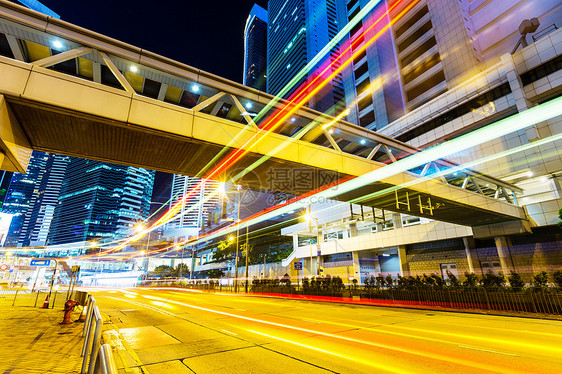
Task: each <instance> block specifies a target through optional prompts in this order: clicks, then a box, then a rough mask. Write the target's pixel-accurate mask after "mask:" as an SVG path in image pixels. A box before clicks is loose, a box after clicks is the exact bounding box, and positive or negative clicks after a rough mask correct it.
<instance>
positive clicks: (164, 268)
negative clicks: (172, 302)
mask: <svg viewBox="0 0 562 374" xmlns="http://www.w3.org/2000/svg"><path fill="white" fill-rule="evenodd" d="M173 272H174V268H173V267H171V266H168V265H158V266H156V267H155V268H154V271H152V273H153V274H154V275H155V276H157V277H161V278H166V277H171V276H172V273H173Z"/></svg>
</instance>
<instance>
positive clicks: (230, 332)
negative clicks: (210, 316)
mask: <svg viewBox="0 0 562 374" xmlns="http://www.w3.org/2000/svg"><path fill="white" fill-rule="evenodd" d="M221 330H222V331H224V332H226V333H229V334H232V335H238V334H235V333H233V332H232V331H228V330H225V329H221Z"/></svg>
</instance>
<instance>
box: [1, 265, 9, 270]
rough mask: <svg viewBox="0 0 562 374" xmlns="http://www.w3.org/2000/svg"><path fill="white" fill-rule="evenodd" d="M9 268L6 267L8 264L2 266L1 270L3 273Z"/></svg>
mask: <svg viewBox="0 0 562 374" xmlns="http://www.w3.org/2000/svg"><path fill="white" fill-rule="evenodd" d="M8 268H9V266H8V265H6V264H2V265H0V270H1V271H4V270H8Z"/></svg>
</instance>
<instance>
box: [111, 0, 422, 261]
mask: <svg viewBox="0 0 562 374" xmlns="http://www.w3.org/2000/svg"><path fill="white" fill-rule="evenodd" d="M402 1H403V0H397V1H396V2H395V3H394V4H393V5H392V6H391V7H390V8H389V9H388V10H386V11H383V12H382V15H381V16H380V17H379V18H378V19H377V20H376V21H375V22H372V23H371V25H370V26H369V27H368V28H367V29H366V30H365V31H364V32H363V33H362V34H361V35H360V36H358V37H357V38H356V39H355V40H354V41H353V42H352V43H351V44H350V46H349V47H348V49H351V47H352V46H353V45H354V43H360V42H361V37H362V36H364V35H365V33H367V32H368V31H369V30H371V29H372V28H374V27H375V26H376V25H377V24H378V23H379V22H380V21H381V20H383V19H384V18H385V16H387V13H388V12H389V11H390V10H391V9H393V8H394V7H396V6H398V5H399V4H400V3H401V2H402ZM418 1H419V0H413V1H411V2H410V4H408V5H407V6H406V7H405V8H404V9H403V10H402V11H401V12H400V13H399V15H397V16H396V17H395V18H394V19H393V20H392V21H390V22H389V23H388V24H387V25H385V26H384V27H383V28H382V29H381V30H380V31H379V32H378V33H377V34H376V35H375V36H373V37H372V38H371V39H370V40H369V41H368V42H365V43H364V45H363V46H362V47H361V48H358V49H357V50H356V51H355V52H353V54H352V56H351V57H350V58H348V59H347V60H346V61H344V62H343V63H341V65H340V66H339V67H338V68H336V69H335V70H334V71H333V72H332V73H331V74H330V75H329V76H328V77H326V78H324V75H325V73H326V72H327V71H328V70H329V69H330V68H331V67H333V66H334V65H335V64H336V63H338V62H339V60H340V59H341V58H342V57H343V55H344V53H345V52H347V50H346V51H344V52H342V53H340V54H339V56H338V57H337V58H336V59H335V61H333V62H331V63H330V64H328V66H326V67H325V69H324V70H323V71H322V72H321V73H320V74H318V75H317V76H316V77H315V78H314V79H313V80H312V81H311V82H309V83H308V84H307V85H306V86H305V87H303V88H301V89H300V90H298V91H297V92H298V94H296V95H294V98H293V99H291V100H290V101H289V103H288V104H287V105H285V106H284V107H282V108H281V110H279V111H278V112H277V113H275V114H274V115H273V117H272V118H271V119H269V120H267V121H266V123H265V124H264V125H263V126H262V127H261V128H260V129H259V131H258V132H256V133H255V134H254V135H253V136H252V137H251V139H249V140H248V141H247V142H246V143H245V144H244V145H242V146H241V147H238V149H236V150H235V151H233V152H231V154H230V155H229V156H228V157H227V158H226V159H225V160H223V161H222V162H221V163H220V164H219V165H218V166H216V167H215V168H214V169H213V170H211V171H210V172H209V173H208V174H207V175H206V176H205V177H204V179H203V180H202V181H200V182H199V183H198V184H197V185H196V186H195V187H194V188H193V189H192V190H191V191H189V192H188V193H187V194H186V195H185V196H184V197H183V198H182V199H180V200H179V201H178V202H177V203H175V204H174V205H173V206H172V208H170V210H169V211H168V212H166V213H165V214H164V215H163V216H162V217H161V218H160V219H158V220H157V221H156V222H155V223H154V224H153V225H152V226H150V227H149V228H147V229H146V230H145V231H143V232H142V233H139V234H138V235H135V236H132V237H131V238H128V239H126V240H124V241H123V242H122V243H121V244H120V245H118V246H116V247H114V248H111V249H108V250H106V251H104V255H106V254H109V253H112V252H115V251H118V250H121V249H123V248H125V246H127V245H128V244H129V243H131V242H134V241H137V240H139V239H140V238H142V237H143V236H144V235H146V234H147V233H148V232H151V231H153V230H154V229H155V228H156V227H158V226H161V225H162V224H164V223H166V222H167V221H169V220H171V219H172V218H173V217H174V216H175V215H176V214H177V213H178V211H179V210H180V209H181V206H182V202H183V201H185V200H187V198H189V197H190V196H192V195H193V194H194V193H195V191H197V190H199V189H200V188H201V186H202V184H203V183H205V179H214V177H216V176H217V174H218V173H219V172H222V171H223V170H225V169H228V168H229V167H230V166H232V165H233V164H234V163H235V162H237V161H238V160H239V159H240V158H241V157H243V156H244V155H246V154H247V153H248V152H249V150H248V149H245V148H247V147H248V144H250V143H251V142H254V143H253V145H252V146H251V147H255V145H256V144H257V143H258V142H260V141H261V140H262V139H264V138H265V136H267V135H268V134H269V133H270V132H271V131H273V130H274V129H275V128H276V127H278V126H279V125H280V124H281V123H283V122H284V121H286V120H288V119H289V118H290V117H291V116H292V115H293V114H294V113H295V112H296V111H297V110H298V109H299V108H300V107H302V106H303V105H304V104H305V103H307V102H308V101H309V100H310V98H312V97H313V96H314V95H316V94H317V93H318V92H319V91H320V89H322V88H323V87H324V86H326V85H327V84H328V83H329V82H331V80H332V79H333V78H334V77H335V76H336V75H337V74H339V73H340V72H341V71H342V70H343V69H344V68H345V67H346V66H347V65H349V64H350V63H351V61H352V60H353V58H354V57H356V56H357V55H359V54H360V53H362V52H363V51H364V50H365V49H366V48H367V47H368V46H369V45H370V44H372V43H373V42H374V41H375V40H376V39H378V37H379V36H380V35H382V33H383V32H385V31H386V30H387V29H388V28H389V27H390V26H391V24H393V23H394V22H396V21H398V20H399V19H400V18H401V17H402V16H403V15H404V14H405V13H406V12H407V11H408V10H409V9H411V8H412V7H413V6H414V5H415V4H417V2H418ZM379 2H380V0H378V1H376V0H373V1H372V2H371V3H369V4H368V5H367V6H366V7H364V9H363V10H362V11H361V12H360V13H359V14H358V15H357V16H356V17H355V18H354V20H355V19H356V18H357V17H359V16H362V17H363V16H364V15H366V14H367V13H368V11H370V9H372V8H374V6H376V5H377V4H378V3H379ZM358 21H359V18H357V22H358ZM357 22H355V23H357ZM352 27H353V26H352V25H351V24H348V25H347V26H346V27H345V28H344V29H343V30H342V32H340V33H338V35H337V36H336V38H334V40H332V43H333V44H334V45H336V44H337V43H338V42H339V40H340V39H341V38H343V37H344V36H345V35H346V33H347V32H348V31H349V30H350V29H351V28H352ZM344 30H345V31H344ZM338 38H339V39H338ZM332 43H329V44H332ZM326 47H328V46H326ZM330 49H331V48H324V49H323V50H322V51H321V53H323V52H324V51H326V53H327V52H329V50H330ZM319 55H320V54H319ZM316 57H318V55H317V56H316ZM316 57H315V58H316ZM322 57H323V56H321V57H319V58H318V60H320V59H321V58H322ZM314 60H315V59H313V61H314ZM315 63H316V62H315ZM307 66H308V65H307ZM311 66H314V65H311ZM321 78H324V80H323V81H322V82H320V83H319V84H316V82H317V81H318V80H319V79H321ZM299 79H300V78H299ZM297 81H298V79H297ZM314 84H316V87H315V88H314V89H313V90H311V91H310V92H309V93H308V94H306V92H307V91H308V90H309V88H311V87H312V85H314ZM304 94H306V95H305V96H304V97H301V96H302V95H304ZM297 100H298V102H297V103H295V101H297ZM287 108H289V110H288V111H287ZM284 111H286V112H287V113H286V114H284V115H282V114H283V112H284ZM265 112H266V111H264V113H265ZM279 116H282V117H281V119H279V120H277V119H276V118H277V117H279ZM260 133H261V134H262V135H261V136H260ZM239 135H240V134H238V136H239ZM238 136H237V137H238ZM256 137H257V140H255V141H254V139H255V138H256ZM251 147H248V148H251ZM100 255H101V254H100Z"/></svg>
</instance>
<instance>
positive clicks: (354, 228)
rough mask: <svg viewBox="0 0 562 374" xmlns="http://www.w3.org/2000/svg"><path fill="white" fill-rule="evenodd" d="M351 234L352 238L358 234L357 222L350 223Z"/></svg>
mask: <svg viewBox="0 0 562 374" xmlns="http://www.w3.org/2000/svg"><path fill="white" fill-rule="evenodd" d="M349 236H350V237H351V238H353V237H356V236H357V223H355V222H354V223H350V224H349Z"/></svg>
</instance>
